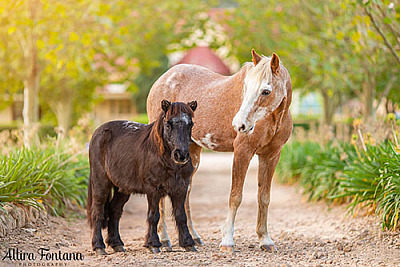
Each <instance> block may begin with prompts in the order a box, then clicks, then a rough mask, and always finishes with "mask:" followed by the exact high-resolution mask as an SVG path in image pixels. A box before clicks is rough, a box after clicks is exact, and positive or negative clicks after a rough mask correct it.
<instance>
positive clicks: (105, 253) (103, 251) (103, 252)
mask: <svg viewBox="0 0 400 267" xmlns="http://www.w3.org/2000/svg"><path fill="white" fill-rule="evenodd" d="M94 252H96V254H97V255H107V252H106V250H105V249H104V248H95V249H94Z"/></svg>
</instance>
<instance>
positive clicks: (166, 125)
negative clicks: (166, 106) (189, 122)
mask: <svg viewBox="0 0 400 267" xmlns="http://www.w3.org/2000/svg"><path fill="white" fill-rule="evenodd" d="M165 127H166V128H167V129H168V130H170V129H171V123H170V122H167V123H166V124H165Z"/></svg>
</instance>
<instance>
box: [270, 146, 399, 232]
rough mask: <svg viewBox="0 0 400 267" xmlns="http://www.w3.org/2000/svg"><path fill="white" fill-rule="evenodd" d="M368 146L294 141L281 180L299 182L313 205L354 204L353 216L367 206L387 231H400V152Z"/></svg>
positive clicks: (279, 171)
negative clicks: (324, 202) (360, 147)
mask: <svg viewBox="0 0 400 267" xmlns="http://www.w3.org/2000/svg"><path fill="white" fill-rule="evenodd" d="M366 147H367V150H366V151H359V150H358V149H357V148H356V147H355V146H353V145H351V144H346V143H344V144H340V145H339V144H336V145H333V144H332V143H329V144H326V145H324V146H320V145H319V144H317V143H313V142H310V141H308V142H303V143H300V142H298V141H293V142H291V143H289V144H287V145H286V146H285V147H284V149H282V154H281V160H280V162H279V164H278V166H277V175H278V179H279V180H280V181H281V182H293V179H297V181H298V182H299V186H300V187H301V188H302V189H303V193H304V194H306V195H308V199H309V200H310V201H316V200H325V201H328V202H332V201H334V202H336V203H343V202H348V203H349V205H348V209H349V211H351V212H353V213H356V212H358V210H359V209H360V208H362V207H365V208H367V209H368V210H369V211H372V212H375V213H376V214H377V215H378V216H379V220H380V223H381V226H382V229H383V230H384V229H393V230H395V229H399V224H400V217H399V213H400V154H399V152H398V151H396V149H395V147H394V146H393V144H392V143H390V142H386V143H382V144H380V145H377V146H372V145H367V146H366ZM291 175H292V177H291Z"/></svg>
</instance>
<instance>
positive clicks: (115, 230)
mask: <svg viewBox="0 0 400 267" xmlns="http://www.w3.org/2000/svg"><path fill="white" fill-rule="evenodd" d="M129 196H130V195H126V194H123V193H121V192H118V187H114V197H113V198H112V200H111V202H110V204H109V211H108V214H109V218H108V229H107V230H108V236H107V240H106V243H107V244H108V245H109V246H110V247H112V248H113V249H114V251H115V252H125V249H124V243H123V242H122V240H121V237H120V235H119V220H120V218H121V215H122V210H123V208H124V205H125V203H126V202H127V201H128V199H129Z"/></svg>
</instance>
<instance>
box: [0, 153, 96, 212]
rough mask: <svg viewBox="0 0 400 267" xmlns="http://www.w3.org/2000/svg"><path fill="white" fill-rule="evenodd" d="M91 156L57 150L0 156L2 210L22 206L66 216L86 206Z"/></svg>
mask: <svg viewBox="0 0 400 267" xmlns="http://www.w3.org/2000/svg"><path fill="white" fill-rule="evenodd" d="M88 172H89V168H88V161H87V156H84V155H82V154H77V155H69V154H65V153H58V152H56V151H55V148H45V149H26V148H23V149H21V150H18V151H13V152H11V153H10V154H9V155H7V156H0V207H1V206H3V205H5V204H7V203H20V204H26V205H30V206H33V207H36V208H47V209H48V210H49V211H50V212H51V213H52V214H54V215H64V213H65V207H83V206H84V203H85V199H86V188H87V181H88Z"/></svg>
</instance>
